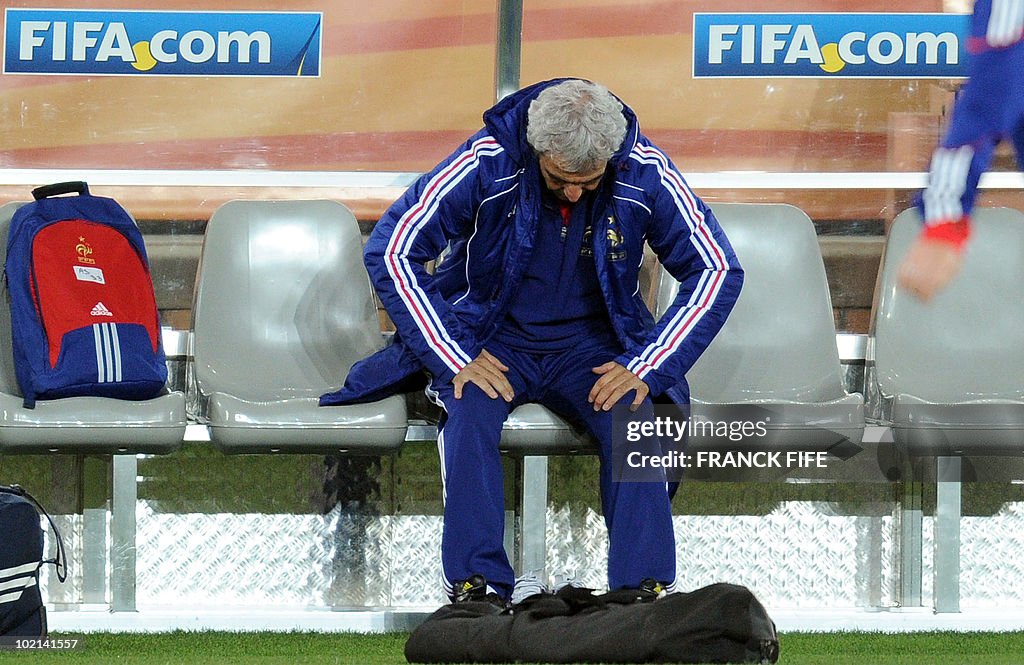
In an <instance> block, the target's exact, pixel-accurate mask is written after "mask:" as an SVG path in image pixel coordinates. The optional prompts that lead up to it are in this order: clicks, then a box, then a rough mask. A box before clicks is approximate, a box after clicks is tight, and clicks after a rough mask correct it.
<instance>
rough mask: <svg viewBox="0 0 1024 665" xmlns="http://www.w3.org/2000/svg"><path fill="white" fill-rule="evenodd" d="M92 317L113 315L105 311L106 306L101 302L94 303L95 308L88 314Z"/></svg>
mask: <svg viewBox="0 0 1024 665" xmlns="http://www.w3.org/2000/svg"><path fill="white" fill-rule="evenodd" d="M89 314H91V315H92V316H113V315H114V313H113V312H111V311H110V310H109V309H107V306H106V305H104V304H103V303H101V302H98V303H96V306H95V307H93V308H92V311H91V312H89Z"/></svg>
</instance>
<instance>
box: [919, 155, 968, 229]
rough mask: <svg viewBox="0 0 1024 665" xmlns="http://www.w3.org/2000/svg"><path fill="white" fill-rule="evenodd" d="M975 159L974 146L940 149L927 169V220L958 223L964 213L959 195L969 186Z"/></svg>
mask: <svg viewBox="0 0 1024 665" xmlns="http://www.w3.org/2000/svg"><path fill="white" fill-rule="evenodd" d="M973 159H974V148H972V147H971V146H969V145H965V146H961V147H959V148H953V149H950V148H938V149H937V150H936V151H935V154H934V156H933V157H932V163H931V167H930V169H929V172H928V187H927V188H925V190H924V194H922V195H921V198H922V199H923V200H924V209H925V222H926V223H928V224H936V223H941V222H957V221H960V218H962V217H963V215H964V210H963V205H962V204H961V202H960V198H961V197H962V196H963V195H964V191H965V190H966V189H967V174H968V172H969V171H970V168H971V161H972V160H973Z"/></svg>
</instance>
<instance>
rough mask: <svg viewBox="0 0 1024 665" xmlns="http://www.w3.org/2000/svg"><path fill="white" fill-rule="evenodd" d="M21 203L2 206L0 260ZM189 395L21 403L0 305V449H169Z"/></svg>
mask: <svg viewBox="0 0 1024 665" xmlns="http://www.w3.org/2000/svg"><path fill="white" fill-rule="evenodd" d="M23 205H25V204H24V203H23V202H14V203H8V204H7V205H5V206H3V207H0V263H4V262H6V260H7V232H8V229H9V228H10V223H11V218H12V217H13V215H14V211H15V210H17V209H18V208H19V207H21V206H23ZM185 425H186V418H185V395H184V393H181V392H171V393H168V394H165V395H161V396H159V397H156V398H154V399H150V400H142V401H130V400H120V399H111V398H107V397H68V398H65V399H55V400H40V401H39V402H37V403H36V406H35V408H34V409H26V408H24V406H23V405H22V395H21V390H20V389H19V388H18V381H17V378H16V376H15V373H14V353H13V350H12V346H11V312H10V308H9V307H8V306H7V305H6V304H3V305H0V452H2V453H4V454H9V453H46V452H54V453H70V454H79V453H95V454H130V453H149V454H163V453H170V452H173V451H174V450H176V449H177V448H179V447H181V444H182V441H183V439H184V437H185Z"/></svg>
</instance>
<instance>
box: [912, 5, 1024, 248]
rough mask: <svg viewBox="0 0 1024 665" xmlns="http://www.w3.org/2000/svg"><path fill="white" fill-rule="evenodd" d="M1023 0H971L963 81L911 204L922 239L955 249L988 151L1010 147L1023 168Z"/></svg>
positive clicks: (963, 238) (986, 163)
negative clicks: (919, 222)
mask: <svg viewBox="0 0 1024 665" xmlns="http://www.w3.org/2000/svg"><path fill="white" fill-rule="evenodd" d="M1022 29H1024V0H978V1H977V2H976V3H975V5H974V13H973V15H972V17H971V33H970V37H969V40H968V51H969V53H970V59H969V61H968V74H969V77H970V78H969V80H968V82H967V84H966V85H965V86H964V88H963V90H961V92H960V94H959V95H958V97H957V100H956V104H955V106H954V108H953V114H952V120H951V122H950V125H949V128H948V129H947V130H946V132H945V135H944V136H943V138H942V141H941V143H940V145H939V146H938V148H936V150H935V152H934V153H933V155H932V160H931V165H930V167H929V175H928V188H927V189H926V190H925V191H924V192H923V193H922V195H921V196H920V197H919V200H918V205H919V206H920V208H921V209H922V217H923V218H924V220H925V224H926V226H925V233H926V234H928V235H932V236H934V237H941V238H946V239H948V240H950V241H951V242H954V243H955V244H957V245H959V246H962V244H963V243H964V242H965V241H966V238H967V236H966V233H967V225H968V224H969V223H970V213H971V210H972V209H973V208H974V202H975V198H976V196H977V192H978V181H979V180H980V179H981V175H982V173H984V172H985V171H986V170H987V169H988V166H989V164H990V163H991V161H992V156H993V154H994V152H995V149H996V146H997V145H998V144H999V142H1001V141H1002V140H1004V139H1008V140H1010V141H1012V142H1013V145H1014V149H1015V151H1016V153H1017V162H1018V163H1019V164H1020V165H1021V167H1022V168H1024V41H1022V36H1024V35H1022Z"/></svg>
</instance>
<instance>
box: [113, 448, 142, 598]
mask: <svg viewBox="0 0 1024 665" xmlns="http://www.w3.org/2000/svg"><path fill="white" fill-rule="evenodd" d="M113 465H114V474H113V475H114V478H113V501H112V506H111V511H110V512H111V515H110V545H111V568H110V571H111V572H110V592H111V593H110V595H111V602H110V609H111V610H112V611H114V612H134V611H135V526H136V525H135V505H136V501H137V499H138V486H137V485H136V477H137V476H138V469H139V464H138V460H137V459H136V458H135V455H114V461H113Z"/></svg>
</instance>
